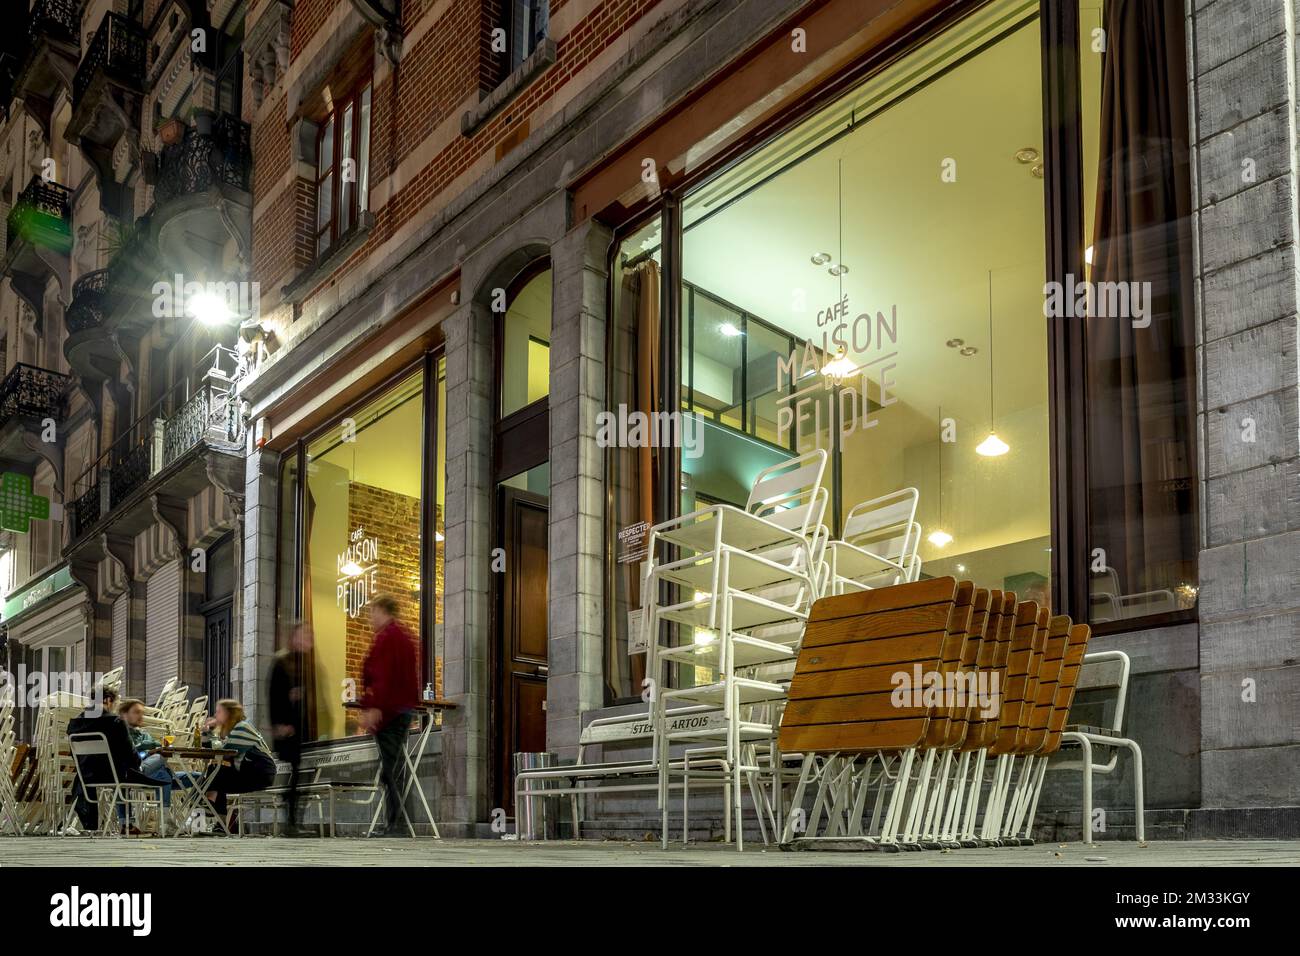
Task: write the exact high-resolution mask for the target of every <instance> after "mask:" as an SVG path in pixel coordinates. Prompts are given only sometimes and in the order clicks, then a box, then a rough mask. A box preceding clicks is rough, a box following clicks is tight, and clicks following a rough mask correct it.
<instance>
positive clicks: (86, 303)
mask: <svg viewBox="0 0 1300 956" xmlns="http://www.w3.org/2000/svg"><path fill="white" fill-rule="evenodd" d="M107 311H108V270H107V269H96V270H95V271H94V272H87V273H86V274H85V275H84V276H82V277H81V278H80V279H78V280H77V281H76V282H74V283H72V304H71V305H69V306H68V310H67V312H66V313H65V314H64V322H65V323H67V326H68V334H69V335H75V334H77V333H78V332H84V331H86V330H87V329H97V328H99V327H100V326H101V325H103V324H104V315H105V313H106V312H107Z"/></svg>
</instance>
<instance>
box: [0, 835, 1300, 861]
mask: <svg viewBox="0 0 1300 956" xmlns="http://www.w3.org/2000/svg"><path fill="white" fill-rule="evenodd" d="M223 865H224V866H277V867H278V866H886V867H894V866H897V867H915V866H939V867H950V866H958V867H959V866H972V865H975V866H986V865H996V866H1092V867H1124V866H1189V867H1191V866H1199V867H1204V866H1297V865H1300V841H1280V840H1276V841H1263V840H1260V841H1255V840H1251V841H1244V840H1243V841H1196V842H1191V841H1176V842H1175V841H1171V842H1157V843H1150V844H1148V845H1146V846H1138V845H1137V844H1134V843H1129V842H1110V843H1103V844H1099V845H1097V846H1091V847H1089V846H1083V845H1081V844H1078V843H1071V844H1065V845H1060V844H1039V845H1037V846H1032V847H1008V848H1001V849H997V848H993V849H983V850H954V851H950V852H938V851H926V852H920V853H879V852H867V853H862V852H817V853H813V852H782V851H781V850H778V849H774V848H764V847H762V846H754V847H750V848H749V849H746V850H745V852H743V853H737V852H736V851H735V850H734V849H733V848H731V847H730V846H722V845H720V844H703V845H701V844H695V845H691V846H689V847H683V846H672V847H669V848H668V849H667V850H663V849H661V848H660V847H659V845H658V844H657V843H635V842H623V841H603V842H602V841H583V842H573V841H551V842H547V843H517V842H513V841H493V840H430V839H420V840H405V839H392V840H363V839H334V840H321V839H311V838H307V839H294V840H290V839H283V838H271V837H248V838H244V839H234V838H222V837H192V838H179V839H170V840H156V839H92V838H88V837H66V838H46V837H0V868H8V867H28V866H91V867H93V866H223Z"/></svg>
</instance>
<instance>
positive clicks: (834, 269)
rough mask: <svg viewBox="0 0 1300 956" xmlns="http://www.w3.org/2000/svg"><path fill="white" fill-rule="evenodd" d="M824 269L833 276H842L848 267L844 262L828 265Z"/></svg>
mask: <svg viewBox="0 0 1300 956" xmlns="http://www.w3.org/2000/svg"><path fill="white" fill-rule="evenodd" d="M826 271H827V272H829V273H830V274H831V275H833V276H837V277H838V276H842V275H844V274H845V273H846V272H848V271H849V267H848V266H846V265H844V263H839V264H838V265H833V266H831V267H830V268H829V269H827V270H826Z"/></svg>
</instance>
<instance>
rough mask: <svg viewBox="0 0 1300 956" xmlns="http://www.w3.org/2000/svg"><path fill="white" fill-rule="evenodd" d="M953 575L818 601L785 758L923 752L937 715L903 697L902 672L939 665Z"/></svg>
mask: <svg viewBox="0 0 1300 956" xmlns="http://www.w3.org/2000/svg"><path fill="white" fill-rule="evenodd" d="M956 600H957V582H956V580H954V579H953V578H951V577H942V578H933V579H931V580H928V581H918V582H916V583H913V584H900V585H897V586H895V587H889V588H879V589H877V590H873V591H859V592H855V593H852V594H844V595H839V596H837V597H826V598H822V599H821V600H819V601H817V602H816V603H815V604H813V606H812V609H811V611H810V613H809V616H808V625H807V627H806V629H805V630H804V636H803V641H802V642H801V643H800V645H799V658H798V661H797V662H796V665H795V673H794V677H793V678H792V680H791V682H790V689H789V694H788V700H787V703H786V706H785V713H784V715H783V716H782V719H781V730H780V735H779V746H780V749H781V750H782V751H784V752H786V753H810V752H812V753H864V752H871V751H878V750H879V751H897V750H905V749H908V748H911V747H917V746H920V745H921V744H922V743H923V742H924V741H925V738H926V730H927V727H928V725H929V721H930V717H931V710H932V708H928V707H926V706H924V705H923V704H920V705H918V702H917V701H915V700H914V699H913V698H912V697H911V695H905V694H899V693H896V691H897V690H898V689H899V686H900V685H899V680H898V675H900V674H905V675H906V676H907V679H908V680H909V681H911V680H914V679H915V675H916V674H917V673H921V674H924V673H925V672H927V671H934V670H937V669H938V668H939V665H940V663H941V662H942V660H943V654H944V648H945V642H947V641H948V640H949V639H950V638H949V634H948V627H949V623H950V622H951V621H952V620H953V617H954V615H953V608H954V605H955V604H956Z"/></svg>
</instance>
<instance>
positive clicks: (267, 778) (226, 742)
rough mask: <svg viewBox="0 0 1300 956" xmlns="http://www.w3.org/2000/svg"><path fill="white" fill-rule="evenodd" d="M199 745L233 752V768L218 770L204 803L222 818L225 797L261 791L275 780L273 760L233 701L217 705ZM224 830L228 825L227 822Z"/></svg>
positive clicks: (228, 700)
mask: <svg viewBox="0 0 1300 956" xmlns="http://www.w3.org/2000/svg"><path fill="white" fill-rule="evenodd" d="M207 726H208V732H207V733H205V734H204V735H203V736H204V740H203V745H204V746H205V747H215V748H219V749H223V750H233V751H235V760H234V765H233V766H228V767H222V768H221V769H219V770H218V771H217V773H216V776H215V777H213V778H212V783H210V784H209V785H208V793H207V797H208V801H209V802H210V803H211V804H212V806H213V808H214V809H215V810H216V811H217V813H219V814H221V815H222V817H225V816H226V795H227V794H231V793H252V792H254V791H256V790H265V789H266V788H267V787H269V786H270V785H271V782H272V781H273V780H274V779H275V759H274V758H273V757H272V756H271V748H270V747H268V746H267V745H266V741H265V740H264V739H262V735H261V734H259V733H258V732H257V728H256V727H254V726H253V725H252V724H250V723H249V722H248V721H247V720H245V719H244V707H243V705H242V704H241V703H240V702H239V701H237V700H230V699H226V700H221V701H218V702H217V709H216V713H215V714H214V715H213V716H212V717H211V718H209V719H208V724H207ZM226 825H227V827H229V826H230V824H229V822H227V824H226Z"/></svg>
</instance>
